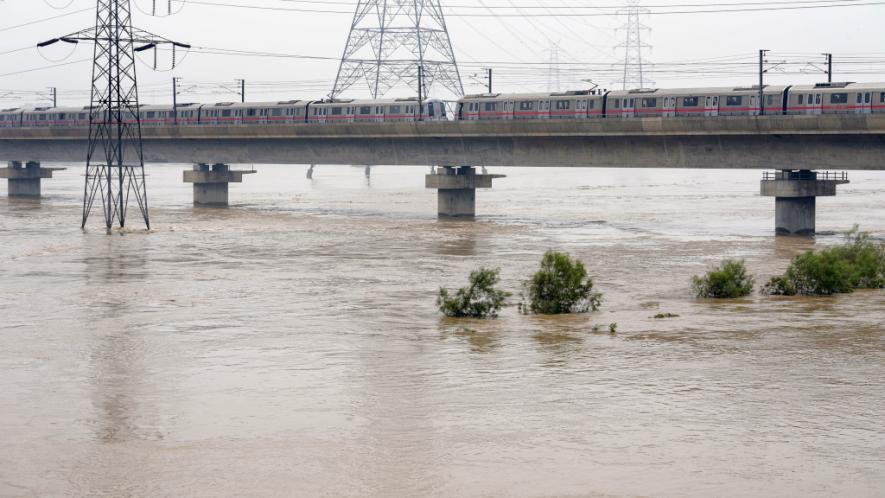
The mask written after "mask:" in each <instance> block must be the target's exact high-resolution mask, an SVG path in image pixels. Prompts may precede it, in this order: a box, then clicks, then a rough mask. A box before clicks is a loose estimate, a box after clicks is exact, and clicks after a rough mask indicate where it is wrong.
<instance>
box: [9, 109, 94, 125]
mask: <svg viewBox="0 0 885 498" xmlns="http://www.w3.org/2000/svg"><path fill="white" fill-rule="evenodd" d="M21 126H22V127H23V128H50V127H51V128H56V127H66V126H89V107H37V108H34V109H28V110H25V111H24V112H23V113H22V118H21Z"/></svg>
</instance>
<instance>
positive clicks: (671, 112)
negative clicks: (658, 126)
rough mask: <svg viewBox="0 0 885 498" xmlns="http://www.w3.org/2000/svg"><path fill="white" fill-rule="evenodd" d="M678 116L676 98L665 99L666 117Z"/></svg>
mask: <svg viewBox="0 0 885 498" xmlns="http://www.w3.org/2000/svg"><path fill="white" fill-rule="evenodd" d="M674 116H676V97H664V117H674Z"/></svg>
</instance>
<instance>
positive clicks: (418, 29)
mask: <svg viewBox="0 0 885 498" xmlns="http://www.w3.org/2000/svg"><path fill="white" fill-rule="evenodd" d="M419 67H420V68H421V69H422V71H421V73H423V76H422V77H420V78H419V75H418V73H419V70H418V68H419ZM419 79H421V80H422V81H423V88H421V89H419V88H418V81H419ZM361 80H362V81H365V83H366V84H367V86H368V89H369V93H370V94H371V95H372V98H379V97H382V96H384V95H385V94H387V92H389V91H390V90H391V89H393V88H394V87H396V86H397V85H400V84H405V85H408V87H409V88H410V89H412V91H414V92H416V94H418V95H425V96H426V95H427V90H428V89H431V88H432V87H433V85H434V84H435V83H438V84H440V85H441V86H443V87H444V88H446V89H447V90H449V91H450V92H452V93H453V94H455V95H458V96H462V95H464V86H463V85H462V84H461V74H460V73H459V71H458V65H457V63H456V61H455V52H454V50H452V42H451V40H450V38H449V31H448V28H447V27H446V21H445V17H444V15H443V10H442V6H441V5H440V1H439V0H359V2H358V3H357V6H356V11H355V13H354V16H353V22H352V23H351V26H350V34H349V36H348V38H347V45H346V46H345V48H344V55H342V57H341V65H340V66H339V68H338V76H337V77H336V78H335V85H334V86H333V88H332V93H331V97H332V98H337V97H339V96H340V95H341V93H342V92H344V91H346V90H347V89H349V88H351V87H352V86H353V85H355V84H356V83H358V82H360V81H361Z"/></svg>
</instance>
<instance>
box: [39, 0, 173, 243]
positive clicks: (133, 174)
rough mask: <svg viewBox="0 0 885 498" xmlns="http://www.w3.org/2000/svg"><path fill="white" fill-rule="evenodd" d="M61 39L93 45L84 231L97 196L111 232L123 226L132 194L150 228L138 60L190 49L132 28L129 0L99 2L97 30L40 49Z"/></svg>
mask: <svg viewBox="0 0 885 498" xmlns="http://www.w3.org/2000/svg"><path fill="white" fill-rule="evenodd" d="M59 41H61V42H65V43H79V42H91V43H93V44H94V56H93V64H92V98H91V103H90V112H89V147H88V150H87V154H86V185H85V187H84V196H83V221H82V224H81V227H82V228H85V227H86V221H87V219H88V218H89V213H90V212H91V211H92V206H93V204H94V203H95V201H96V200H97V199H98V198H99V197H100V199H101V204H102V211H103V213H104V221H105V226H106V227H107V229H108V231H110V230H111V228H112V227H113V225H114V222H115V221H118V222H119V224H120V227H121V228H122V227H124V226H126V209H127V207H128V204H129V196H130V195H132V196H134V197H135V202H136V203H137V204H138V208H139V210H140V211H141V216H142V217H143V218H144V223H145V225H146V226H147V228H148V229H150V217H149V216H148V202H147V188H146V186H145V179H144V153H143V150H142V139H141V120H140V118H139V114H138V81H137V79H136V72H135V63H136V58H135V56H136V53H138V52H143V51H146V50H150V49H153V50H154V52H155V55H156V49H157V47H158V46H160V45H169V46H171V47H172V50H173V60H174V57H175V56H174V51H175V49H176V48H189V46H188V45H186V44H183V43H177V42H173V41H171V40H167V39H165V38H162V37H159V36H156V35H153V34H151V33H147V32H145V31H142V30H139V29H134V28H133V27H132V16H131V9H130V1H129V0H97V7H96V16H95V28H88V29H84V30H81V31H78V32H75V33H72V34H69V35H66V36H62V37H60V38H55V39H52V40H49V41H46V42H43V43H40V44H38V47H45V46H48V45H52V44H53V43H57V42H59Z"/></svg>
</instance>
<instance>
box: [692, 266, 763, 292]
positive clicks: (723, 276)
mask: <svg viewBox="0 0 885 498" xmlns="http://www.w3.org/2000/svg"><path fill="white" fill-rule="evenodd" d="M754 283H755V280H754V278H753V277H752V276H751V275H748V274H747V267H746V265H745V264H744V261H743V260H727V261H725V262H724V263H722V265H721V266H719V267H716V268H713V269H712V270H710V271H708V272H707V274H706V275H704V276H703V277H698V276H695V277H693V278H692V279H691V286H692V290H693V291H694V293H695V296H697V297H698V298H699V299H734V298H738V297H745V296H749V295H750V294H752V293H753V285H754Z"/></svg>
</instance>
